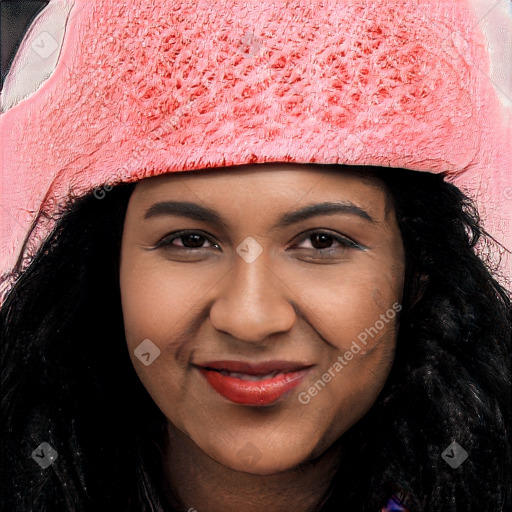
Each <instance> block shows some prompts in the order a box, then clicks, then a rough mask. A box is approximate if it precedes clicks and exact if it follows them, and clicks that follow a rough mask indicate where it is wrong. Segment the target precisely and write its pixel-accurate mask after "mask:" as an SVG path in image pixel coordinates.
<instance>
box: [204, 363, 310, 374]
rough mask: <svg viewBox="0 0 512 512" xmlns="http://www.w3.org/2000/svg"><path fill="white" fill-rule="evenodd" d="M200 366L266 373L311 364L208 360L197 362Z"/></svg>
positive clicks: (295, 368) (299, 367)
mask: <svg viewBox="0 0 512 512" xmlns="http://www.w3.org/2000/svg"><path fill="white" fill-rule="evenodd" d="M196 366H200V367H201V368H210V369H212V370H227V371H229V372H236V373H245V374H246V375H266V374H268V373H272V372H276V371H277V372H283V373H286V372H297V371H299V370H304V369H305V368H309V367H310V366H313V365H311V364H304V363H297V362H293V361H263V362H261V363H249V362H245V361H210V362H208V363H204V364H198V365H196Z"/></svg>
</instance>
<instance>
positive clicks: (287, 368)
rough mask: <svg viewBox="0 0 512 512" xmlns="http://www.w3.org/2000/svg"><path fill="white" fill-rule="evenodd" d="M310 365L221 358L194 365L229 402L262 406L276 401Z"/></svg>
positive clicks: (302, 377)
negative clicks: (253, 362) (216, 360)
mask: <svg viewBox="0 0 512 512" xmlns="http://www.w3.org/2000/svg"><path fill="white" fill-rule="evenodd" d="M226 366H227V367H228V368H229V369H228V368H226ZM312 366H313V365H306V366H305V365H300V364H295V363H282V362H281V363H279V362H267V363H260V364H250V363H243V362H239V361H229V362H226V361H224V362H216V363H208V364H207V365H205V366H197V368H198V370H199V371H200V373H201V374H202V375H203V376H204V378H205V379H206V381H207V382H208V384H209V385H210V386H211V387H212V388H213V389H214V390H215V391H216V392H217V393H218V394H220V395H222V396H223V397H224V398H227V399H228V400H229V401H231V402H233V403H236V404H243V405H252V406H255V405H256V406H264V405H270V404H272V403H274V402H277V401H278V400H279V399H281V398H282V397H283V396H284V395H285V394H287V393H289V392H290V391H291V390H292V389H294V388H295V387H296V386H298V385H299V384H300V383H301V382H302V380H303V379H304V377H305V376H306V374H307V373H308V372H309V370H310V369H311V368H312ZM272 367H273V368H272ZM276 367H277V368H276ZM242 370H243V371H242Z"/></svg>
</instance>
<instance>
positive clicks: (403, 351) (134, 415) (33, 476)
mask: <svg viewBox="0 0 512 512" xmlns="http://www.w3.org/2000/svg"><path fill="white" fill-rule="evenodd" d="M364 174H371V175H373V176H376V177H378V179H380V180H382V181H383V182H384V183H385V184H386V186H387V189H388V191H389V194H390V197H391V198H392V201H393V204H394V208H395V213H396V217H397V221H398V223H399V227H400V230H401V234H402V239H403V242H404V247H405V252H406V281H405V282H406V287H405V295H404V299H403V309H402V311H401V312H400V320H399V332H398V340H397V349H396V353H395V359H394V362H393V366H392V369H391V372H390V375H389V377H388V379H387V381H386V384H385V386H384V388H383V390H382V391H381V393H380V394H379V396H378V398H377V400H376V402H375V404H374V405H373V406H372V408H371V409H370V411H369V412H368V413H367V414H366V415H365V416H364V417H363V418H362V419H361V420H360V421H358V422H357V423H356V424H355V425H354V426H353V427H352V428H351V429H349V430H348V431H347V432H346V433H345V434H343V436H341V437H340V439H339V440H338V441H337V443H339V444H340V446H341V447H342V454H343V456H342V458H341V461H342V462H341V463H340V467H339V469H338V472H337V474H336V476H335V478H334V479H333V481H332V485H331V488H330V489H329V492H328V493H327V494H326V496H325V500H324V504H323V506H322V509H321V512H331V511H335V510H336V511H339V510H347V511H350V512H359V511H363V512H379V511H380V510H381V508H382V507H384V506H385V505H386V503H387V500H388V498H389V497H390V496H392V495H394V496H396V497H397V498H398V499H399V500H400V501H402V503H404V505H405V506H406V507H408V508H409V510H410V512H440V511H445V512H510V511H511V510H512V506H511V494H512V492H511V479H510V474H509V472H508V471H509V469H510V468H511V463H512V453H511V451H512V450H511V445H512V443H511V437H510V425H511V406H510V398H511V357H510V356H511V341H510V339H511V316H512V315H511V308H510V294H509V292H508V291H507V290H506V289H505V287H504V286H503V285H502V284H500V283H499V281H498V279H499V278H498V269H499V267H498V265H497V263H496V262H494V263H493V262H491V260H490V259H489V258H484V256H482V255H483V254H485V250H486V248H487V249H489V250H490V251H491V250H494V253H495V252H496V250H500V248H499V247H497V245H496V243H495V242H494V240H493V239H492V237H490V236H489V235H488V234H487V233H486V231H485V230H484V229H483V228H482V226H481V223H480V219H479V216H478V212H477V210H476V208H475V206H474V203H473V202H472V201H471V200H470V199H469V198H468V197H467V196H466V195H465V194H464V193H463V192H462V191H461V190H459V189H458V188H457V187H455V186H454V185H453V184H451V183H450V182H449V180H448V179H447V177H446V176H445V175H443V174H431V173H427V172H414V171H410V170H403V169H385V171H384V172H382V169H379V168H366V170H365V171H364V172H363V175H364ZM134 186H135V185H134V184H133V183H131V184H122V185H118V186H116V187H114V188H113V189H112V190H110V191H108V192H106V193H103V194H102V195H101V196H100V195H98V194H97V193H95V191H91V192H90V193H88V194H86V195H83V196H77V197H75V196H70V197H69V200H68V201H67V203H66V204H65V205H63V207H62V208H61V210H60V211H59V213H58V214H57V218H56V220H57V222H56V224H55V226H54V228H53V230H52V231H51V233H50V234H49V235H48V237H46V239H45V240H44V242H43V243H42V245H41V246H40V247H39V249H38V250H37V251H36V252H34V253H33V254H31V253H30V250H29V249H28V247H29V244H27V243H26V244H25V245H24V250H23V251H22V254H21V255H20V259H19V260H18V263H17V265H16V266H15V268H14V269H13V270H12V272H11V273H9V274H8V275H7V276H4V278H3V279H4V282H6V281H7V280H10V281H11V283H12V284H11V285H10V286H9V289H8V292H7V293H6V296H5V300H4V302H3V304H2V307H1V309H0V318H1V326H0V336H1V357H2V361H1V364H2V402H1V411H2V421H1V427H0V434H1V438H2V444H3V450H2V457H3V460H2V504H3V507H4V508H3V510H6V511H16V512H28V511H36V510H37V511H38V512H46V511H55V512H60V511H69V510H72V511H78V512H79V511H87V512H88V511H98V510H109V511H114V510H115V511H117V510H119V511H137V512H144V511H154V512H156V511H159V512H160V511H162V512H163V511H172V510H178V505H177V503H178V502H176V503H175V504H171V503H169V502H168V493H167V494H166V492H164V489H166V488H167V487H166V485H167V484H166V482H165V478H164V476H163V470H162V457H163V453H164V447H165V443H166V442H168V440H167V439H166V435H167V434H166V418H165V417H164V416H163V414H162V412H161V411H160V410H159V409H158V407H157V406H156V404H155V403H154V402H153V400H152V399H151V397H150V395H149V394H148V393H147V391H146V389H145V388H144V387H143V385H142V384H141V382H140V380H139V378H138V376H137V375H136V373H135V370H134V368H133V365H132V363H131V360H130V357H129V354H128V349H127V345H126V340H125V335H124V324H123V317H122V309H121V298H120V289H119V257H120V243H121V235H122V230H123V223H124V217H125V213H126V207H127V204H128V200H129V198H130V195H131V193H132V191H133V188H134ZM44 215H45V214H44V213H43V212H40V214H39V217H38V219H39V220H41V218H42V217H44ZM35 225H37V222H36V223H35V224H34V226H35ZM29 237H30V233H29V235H28V236H27V239H26V242H27V241H28V240H29ZM477 248H478V251H477ZM501 250H502V249H501ZM23 261H29V263H28V264H27V265H25V268H22V262H23ZM43 442H47V443H48V444H49V445H50V446H51V447H52V448H53V449H54V450H55V451H56V452H57V454H58V457H57V459H56V460H55V461H54V462H53V464H51V465H50V466H49V467H48V468H46V469H43V468H41V467H40V466H39V465H38V464H37V463H36V462H35V458H33V456H32V454H33V453H34V451H35V450H36V449H37V447H38V446H39V445H40V444H41V443H43ZM452 443H457V445H458V446H457V445H452ZM453 446H455V451H453ZM462 449H463V450H465V451H466V452H467V454H468V457H467V459H466V460H465V461H464V462H463V463H462V464H460V465H459V466H458V467H452V465H451V464H449V456H450V455H451V456H453V454H454V453H456V452H457V450H462ZM457 453H458V452H457ZM446 454H449V455H448V457H447V456H446ZM167 489H168V488H167Z"/></svg>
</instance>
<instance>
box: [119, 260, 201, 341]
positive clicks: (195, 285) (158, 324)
mask: <svg viewBox="0 0 512 512" xmlns="http://www.w3.org/2000/svg"><path fill="white" fill-rule="evenodd" d="M192 273H194V272H193V271H180V272H178V271H177V269H176V268H173V267H172V265H170V264H169V262H165V261H163V263H162V262H159V261H154V258H153V260H152V259H151V256H148V255H145V254H135V255H131V254H129V253H127V254H126V257H125V259H124V260H123V262H122V266H121V273H120V288H121V299H122V307H123V316H124V324H125V330H126V335H127V341H128V343H129V344H131V343H135V342H136V340H138V339H144V338H150V339H153V340H154V341H155V343H157V344H160V345H162V346H167V344H169V343H170V344H172V337H173V336H176V333H177V332H179V331H180V325H182V324H184V323H185V322H186V321H187V319H188V316H189V315H190V314H191V312H192V311H193V310H194V307H197V305H198V303H199V302H200V299H201V297H202V296H203V295H204V290H205V289H207V288H205V287H206V284H207V283H201V282H199V281H198V279H200V275H199V274H198V275H191V274H192ZM195 273H196V274H197V272H195ZM203 277H204V274H203ZM203 285H204V286H203Z"/></svg>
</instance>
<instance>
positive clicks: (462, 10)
mask: <svg viewBox="0 0 512 512" xmlns="http://www.w3.org/2000/svg"><path fill="white" fill-rule="evenodd" d="M68 20H69V21H68V25H67V28H66V35H65V38H64V42H63V46H62V51H61V55H60V58H59V62H58V64H57V67H56V69H55V71H54V73H53V74H52V76H51V77H50V78H49V79H48V80H47V81H46V82H44V83H43V84H42V86H41V87H40V88H39V89H38V90H37V91H36V92H35V93H34V94H32V95H31V96H30V97H29V98H27V99H24V100H23V101H21V102H20V103H18V104H17V105H15V106H14V107H12V108H11V109H10V110H8V111H7V112H6V113H5V114H3V116H2V119H1V135H2V139H3V170H4V183H3V187H4V190H3V193H2V198H1V201H2V205H3V206H4V208H5V209H7V211H8V212H9V215H8V216H6V217H5V221H4V234H3V248H2V252H3V255H4V256H6V261H7V263H8V265H10V264H12V263H13V261H14V257H15V256H16V255H17V250H19V245H20V242H21V240H22V238H23V236H24V235H25V233H26V230H27V228H28V226H29V224H30V222H31V220H32V218H33V217H34V215H35V213H36V212H37V211H38V210H39V208H43V209H45V210H46V211H49V212H51V211H54V210H55V208H56V204H55V203H56V202H58V201H59V200H60V199H61V198H62V197H64V196H66V195H67V194H68V193H69V192H70V190H73V191H74V192H75V193H78V194H82V193H85V192H87V191H89V190H91V189H92V188H95V187H102V186H104V185H105V184H109V185H115V184H117V183H120V182H131V181H137V180H140V179H143V178H146V177H149V176H154V175H158V174H162V173H167V172H179V171H191V170H195V169H205V168H214V167H219V166H233V165H239V164H247V163H262V162H299V163H306V162H310V163H315V162H316V163H333V164H334V163H337V164H350V165H379V166H385V167H387V166H392V167H403V168H407V169H414V170H420V171H431V172H441V171H449V172H450V173H452V175H453V179H454V180H455V183H456V184H458V185H459V186H461V187H462V188H463V189H465V190H467V191H468V192H470V193H472V194H473V195H478V197H477V199H478V200H479V201H480V204H479V206H480V207H481V208H482V209H483V210H484V211H483V213H484V218H485V217H486V218H487V219H488V221H487V224H486V225H487V227H488V229H489V230H490V231H491V232H494V233H495V234H496V236H497V238H498V239H501V240H502V241H503V238H504V233H506V230H508V228H509V227H510V217H508V216H507V215H509V214H508V213H506V211H507V210H508V208H507V206H506V205H507V204H509V203H510V199H511V196H512V194H509V196H508V197H507V194H504V193H503V190H505V189H507V187H511V186H512V183H511V181H510V177H509V174H508V171H509V169H511V168H512V157H511V152H510V144H509V137H510V127H509V124H508V122H507V119H506V118H505V117H504V116H503V114H502V111H501V110H500V105H499V101H498V99H497V95H496V91H495V89H494V88H493V85H492V83H491V82H490V80H489V79H488V70H489V59H488V55H487V53H486V51H487V50H486V45H485V39H484V37H483V35H482V33H481V32H480V31H479V30H478V27H477V20H475V16H474V14H473V12H472V10H471V9H470V7H469V4H468V3H467V2H465V1H444V2H443V1H437V0H436V1H424V2H416V1H411V0H398V1H397V0H393V1H391V0H370V1H311V0H296V1H286V2H285V1H272V0H243V1H239V0H224V1H222V2H211V1H205V0H199V1H180V2H178V1H174V0H172V1H165V0H162V1H160V2H146V1H143V0H94V1H89V0H79V1H77V2H76V3H75V5H74V6H73V8H72V9H71V12H70V15H69V18H68ZM491 178H492V179H491ZM107 190H108V188H107ZM508 190H510V189H508ZM507 201H508V203H507ZM496 208H499V209H500V210H501V212H500V213H499V214H492V211H493V210H495V209H496ZM50 227H51V226H50V224H49V223H47V224H46V225H42V226H41V228H40V230H39V231H38V232H37V236H36V239H35V240H34V244H36V242H37V241H38V240H39V241H40V240H41V239H42V238H44V236H45V234H46V233H47V231H48V229H50Z"/></svg>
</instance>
